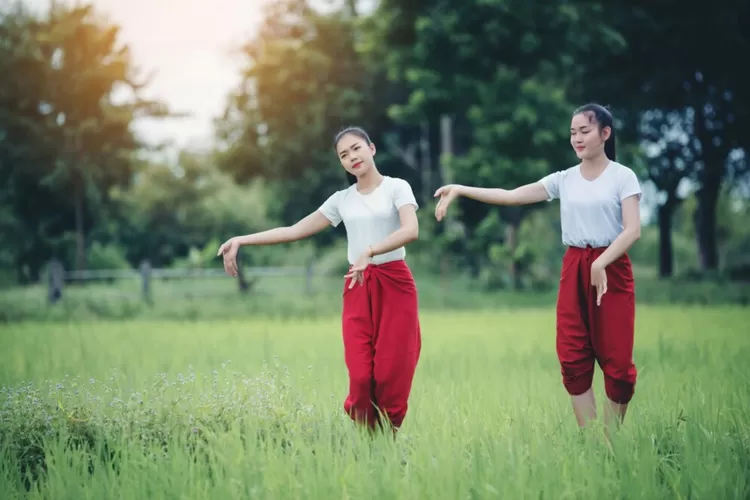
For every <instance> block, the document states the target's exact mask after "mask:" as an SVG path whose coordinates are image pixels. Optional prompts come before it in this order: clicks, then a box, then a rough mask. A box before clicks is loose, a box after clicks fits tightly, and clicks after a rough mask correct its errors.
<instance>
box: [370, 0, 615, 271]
mask: <svg viewBox="0 0 750 500" xmlns="http://www.w3.org/2000/svg"><path fill="white" fill-rule="evenodd" d="M597 7H598V6H596V5H594V6H590V5H589V4H586V3H583V2H581V3H580V4H579V3H575V2H574V3H568V4H566V5H564V6H562V7H560V6H558V5H549V6H547V5H538V4H533V5H532V4H528V3H524V2H520V1H507V0H488V1H481V2H480V1H476V0H474V1H470V2H465V3H463V4H460V3H456V2H449V1H446V0H430V1H427V0H425V1H422V2H416V3H409V4H408V5H406V6H403V5H401V4H400V3H399V2H395V1H392V0H384V1H383V2H382V3H381V6H380V11H379V13H380V15H382V16H383V20H382V21H381V22H380V30H381V31H380V34H379V40H381V41H382V42H383V49H382V52H383V53H384V58H387V59H386V60H387V61H388V62H389V74H390V75H391V78H392V79H394V80H396V81H403V82H406V83H408V85H409V86H410V89H411V92H410V94H409V95H408V97H407V99H406V102H404V103H402V104H398V105H394V106H393V107H392V116H394V118H396V119H397V120H400V121H401V122H402V123H409V124H412V125H415V126H416V125H418V124H424V123H427V124H428V126H429V127H430V128H432V129H436V128H437V124H438V123H439V122H440V119H441V117H442V116H444V115H448V116H450V117H452V118H454V119H455V121H456V123H457V125H456V127H455V129H456V130H458V131H460V133H459V134H457V135H456V137H455V138H454V139H455V150H456V158H455V160H454V161H453V162H451V164H450V168H451V170H452V171H453V172H454V178H453V179H452V180H454V181H456V182H461V183H468V184H474V185H480V186H488V187H489V186H493V187H497V186H503V187H506V188H513V187H517V186H519V185H522V184H526V183H529V182H534V181H536V180H538V179H539V178H541V177H542V176H543V175H545V174H547V173H549V172H551V171H553V170H560V169H564V168H567V167H568V166H570V165H572V164H573V163H574V162H575V161H576V160H575V157H574V156H572V152H571V150H570V147H569V144H568V140H567V132H566V131H567V130H568V127H569V120H570V116H571V113H572V111H573V109H574V108H575V107H576V105H574V104H572V102H571V99H570V96H569V93H568V91H567V88H568V86H569V85H570V82H572V81H574V78H575V77H576V76H577V74H578V70H577V63H578V62H580V60H581V59H583V58H584V57H585V55H586V54H587V52H588V51H589V48H590V46H591V45H595V44H603V45H605V46H610V45H612V44H614V45H617V44H621V40H620V39H619V38H618V37H617V36H616V33H613V32H611V31H610V30H608V28H607V26H606V25H605V24H602V23H599V24H597V23H592V22H590V21H591V20H592V19H598V18H599V17H601V14H600V12H599V9H597ZM581 33H584V34H583V35H581ZM386 53H387V55H386ZM566 157H567V158H569V160H566V159H565V158H566ZM460 207H461V215H462V221H463V222H464V223H465V225H466V227H467V231H468V234H469V239H470V240H471V241H473V242H475V243H476V246H474V248H470V250H472V252H471V253H473V254H474V255H475V259H474V263H473V267H474V270H475V272H478V271H479V269H480V264H479V262H480V261H481V260H482V256H484V255H486V254H487V252H488V250H489V248H490V246H491V245H493V244H495V243H497V242H503V243H504V245H505V246H506V248H507V254H508V255H509V257H510V269H509V271H510V276H511V280H512V282H513V283H514V284H515V285H518V283H519V280H518V276H517V273H516V269H517V265H516V264H517V262H516V261H517V257H518V256H517V255H516V249H517V247H518V241H517V232H518V228H519V226H520V224H521V221H522V220H523V218H524V217H525V216H526V214H528V213H529V211H530V210H533V209H535V208H537V207H525V208H518V207H514V208H509V207H508V208H502V209H499V210H498V209H494V208H490V207H488V206H486V205H481V204H478V203H473V202H471V201H467V200H463V201H462V202H461V203H460ZM495 214H498V215H499V220H498V219H497V218H496V217H495ZM500 221H502V224H501V223H500ZM501 226H504V227H505V228H506V230H505V231H504V234H505V236H504V237H503V236H501V235H503V231H502V228H501ZM462 250H463V251H466V250H467V248H464V249H462Z"/></svg>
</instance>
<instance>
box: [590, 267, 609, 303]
mask: <svg viewBox="0 0 750 500" xmlns="http://www.w3.org/2000/svg"><path fill="white" fill-rule="evenodd" d="M591 286H595V287H596V305H597V306H599V305H601V304H602V296H604V294H605V293H607V272H606V271H605V270H604V266H603V265H601V263H600V262H599V261H598V260H595V261H594V263H593V264H591Z"/></svg>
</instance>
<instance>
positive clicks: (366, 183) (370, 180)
mask: <svg viewBox="0 0 750 500" xmlns="http://www.w3.org/2000/svg"><path fill="white" fill-rule="evenodd" d="M382 181H383V174H381V173H380V172H378V171H377V170H376V169H375V168H373V169H372V170H370V171H369V172H367V173H366V174H362V175H361V176H359V177H357V191H359V192H360V193H363V194H367V193H369V192H371V191H373V190H374V189H375V188H376V187H378V186H379V185H380V183H381V182H382Z"/></svg>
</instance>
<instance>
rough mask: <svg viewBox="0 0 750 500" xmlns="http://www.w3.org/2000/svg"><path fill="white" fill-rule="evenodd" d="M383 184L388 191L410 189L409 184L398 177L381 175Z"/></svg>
mask: <svg viewBox="0 0 750 500" xmlns="http://www.w3.org/2000/svg"><path fill="white" fill-rule="evenodd" d="M383 186H384V187H385V188H386V189H388V190H389V191H402V190H404V189H406V190H409V191H411V184H409V183H408V182H407V181H406V180H404V179H401V178H400V177H390V176H384V177H383Z"/></svg>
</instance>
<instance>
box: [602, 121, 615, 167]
mask: <svg viewBox="0 0 750 500" xmlns="http://www.w3.org/2000/svg"><path fill="white" fill-rule="evenodd" d="M609 128H610V130H611V132H610V134H609V139H607V140H606V141H605V142H604V154H605V155H607V158H609V159H610V160H612V161H617V149H616V148H615V129H614V128H613V127H611V126H610V127H609Z"/></svg>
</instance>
